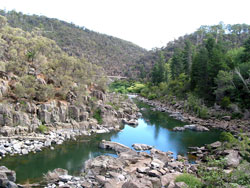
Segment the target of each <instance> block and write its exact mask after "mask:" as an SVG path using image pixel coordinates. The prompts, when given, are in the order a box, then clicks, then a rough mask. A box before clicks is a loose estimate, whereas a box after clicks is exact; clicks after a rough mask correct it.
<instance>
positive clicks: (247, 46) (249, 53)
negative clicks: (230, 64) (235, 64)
mask: <svg viewBox="0 0 250 188" xmlns="http://www.w3.org/2000/svg"><path fill="white" fill-rule="evenodd" d="M241 59H242V62H249V61H250V37H249V38H248V39H247V40H246V41H245V43H244V50H243V54H242V58H241Z"/></svg>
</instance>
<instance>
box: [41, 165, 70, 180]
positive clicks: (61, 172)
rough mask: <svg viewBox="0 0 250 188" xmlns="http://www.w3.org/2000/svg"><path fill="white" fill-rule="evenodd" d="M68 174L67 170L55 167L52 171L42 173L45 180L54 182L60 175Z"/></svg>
mask: <svg viewBox="0 0 250 188" xmlns="http://www.w3.org/2000/svg"><path fill="white" fill-rule="evenodd" d="M66 175H68V171H67V170H65V169H62V168H56V169H54V170H53V171H49V172H47V174H45V175H44V178H45V179H46V181H47V182H55V181H58V180H59V179H60V176H66Z"/></svg>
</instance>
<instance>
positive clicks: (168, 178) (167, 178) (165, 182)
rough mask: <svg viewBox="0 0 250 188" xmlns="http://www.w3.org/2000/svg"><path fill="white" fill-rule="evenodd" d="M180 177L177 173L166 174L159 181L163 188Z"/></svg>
mask: <svg viewBox="0 0 250 188" xmlns="http://www.w3.org/2000/svg"><path fill="white" fill-rule="evenodd" d="M179 175H181V173H179V172H175V173H168V174H166V175H164V176H161V177H160V179H161V184H162V186H163V187H168V185H169V184H170V182H171V181H174V180H175V178H176V177H177V176H179Z"/></svg>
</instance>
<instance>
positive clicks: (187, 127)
mask: <svg viewBox="0 0 250 188" xmlns="http://www.w3.org/2000/svg"><path fill="white" fill-rule="evenodd" d="M184 130H192V131H197V132H204V131H209V129H208V128H206V127H204V126H201V125H194V124H193V125H185V126H184V127H174V128H173V131H184Z"/></svg>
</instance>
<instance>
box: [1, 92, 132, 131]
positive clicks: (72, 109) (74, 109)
mask: <svg viewBox="0 0 250 188" xmlns="http://www.w3.org/2000/svg"><path fill="white" fill-rule="evenodd" d="M91 96H92V97H95V99H96V101H95V102H93V101H91ZM91 96H86V97H85V101H84V103H82V104H79V105H76V104H74V103H70V102H67V101H59V100H51V101H48V102H46V103H42V104H41V103H34V102H28V101H25V102H24V101H22V102H18V103H0V126H1V129H0V134H2V135H3V136H13V135H15V134H23V133H24V132H33V131H36V130H37V129H38V127H39V126H40V125H46V126H48V127H49V128H53V127H57V126H61V127H65V128H67V127H68V128H69V127H71V128H72V127H81V126H82V125H83V122H85V124H84V125H85V127H84V128H85V129H88V126H86V122H88V124H91V122H92V124H91V126H92V128H94V127H96V126H97V123H96V121H95V120H94V118H93V117H92V116H93V108H95V109H98V110H100V116H101V118H102V119H103V126H108V125H109V126H112V125H114V124H116V125H119V123H120V122H121V118H128V119H133V118H136V111H137V108H136V107H135V106H134V105H132V106H131V107H130V105H131V102H129V101H127V102H122V103H121V105H122V106H121V108H118V109H114V108H113V107H112V106H111V105H109V104H107V103H108V102H107V101H109V100H110V99H111V98H112V99H113V100H114V101H115V95H114V94H113V95H112V96H109V95H108V94H104V93H103V92H101V91H98V90H94V91H93V92H91ZM109 103H110V102H109ZM119 119H120V120H119ZM93 122H95V125H93Z"/></svg>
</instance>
